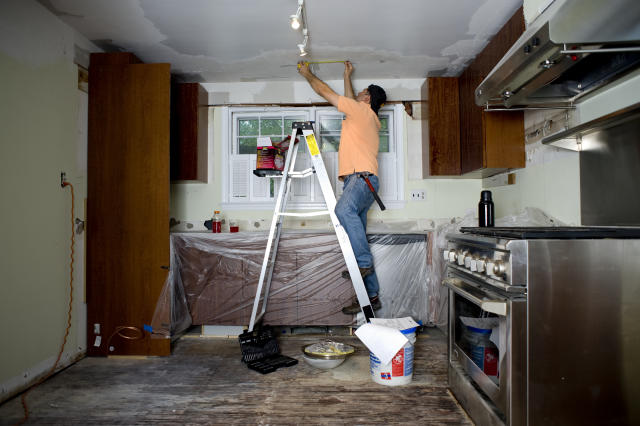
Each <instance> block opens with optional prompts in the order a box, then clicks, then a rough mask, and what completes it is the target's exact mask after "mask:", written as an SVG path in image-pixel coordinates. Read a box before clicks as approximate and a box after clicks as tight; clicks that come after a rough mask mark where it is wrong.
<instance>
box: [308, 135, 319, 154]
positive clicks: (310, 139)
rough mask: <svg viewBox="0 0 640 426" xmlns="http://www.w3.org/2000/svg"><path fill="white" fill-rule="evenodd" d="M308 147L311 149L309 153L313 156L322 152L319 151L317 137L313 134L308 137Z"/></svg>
mask: <svg viewBox="0 0 640 426" xmlns="http://www.w3.org/2000/svg"><path fill="white" fill-rule="evenodd" d="M307 146H308V147H309V153H310V154H311V155H318V154H320V150H319V149H318V144H317V143H316V137H315V136H313V134H311V135H309V136H307Z"/></svg>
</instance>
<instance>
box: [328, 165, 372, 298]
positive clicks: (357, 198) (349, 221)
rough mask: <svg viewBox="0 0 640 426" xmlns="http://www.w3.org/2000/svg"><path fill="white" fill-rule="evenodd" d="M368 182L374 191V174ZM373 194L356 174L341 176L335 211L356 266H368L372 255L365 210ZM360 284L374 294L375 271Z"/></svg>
mask: <svg viewBox="0 0 640 426" xmlns="http://www.w3.org/2000/svg"><path fill="white" fill-rule="evenodd" d="M369 181H370V182H371V185H373V187H374V188H375V190H376V191H377V190H378V187H379V185H378V177H377V176H375V175H370V176H369ZM374 201H375V200H374V198H373V193H372V192H371V190H370V189H369V186H368V185H367V183H366V182H365V181H364V179H362V178H361V177H360V176H359V175H358V174H357V173H353V174H350V175H347V176H345V178H344V188H343V190H342V196H341V197H340V199H339V200H338V203H337V204H336V209H335V213H336V216H337V217H338V220H340V224H341V225H342V227H343V228H344V230H345V231H346V232H347V235H348V236H349V241H350V242H351V247H353V253H354V254H355V255H356V261H357V262H358V266H359V267H360V268H372V267H373V256H372V255H371V249H369V241H367V232H366V229H367V211H368V210H369V207H371V204H373V202H374ZM364 286H365V288H366V289H367V294H368V295H369V298H372V297H374V296H377V295H378V291H379V290H380V286H379V285H378V277H377V276H376V273H375V271H373V272H372V273H370V274H369V275H367V276H366V277H364Z"/></svg>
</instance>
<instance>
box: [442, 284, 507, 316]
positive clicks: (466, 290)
mask: <svg viewBox="0 0 640 426" xmlns="http://www.w3.org/2000/svg"><path fill="white" fill-rule="evenodd" d="M442 284H443V285H445V286H447V287H449V288H450V289H451V290H452V291H453V292H455V293H457V294H459V295H460V296H462V297H464V298H465V299H467V300H469V301H470V302H472V303H474V304H476V305H478V306H479V307H480V308H481V309H482V310H483V311H486V312H491V313H493V314H496V315H500V316H503V317H505V316H507V313H508V312H507V310H508V306H509V303H508V299H507V298H505V297H502V296H499V295H497V294H495V293H492V292H490V291H488V290H486V289H482V290H480V289H479V288H478V287H476V286H474V285H472V284H469V283H468V282H466V281H463V280H461V279H459V278H451V277H449V278H445V279H444V281H443V282H442Z"/></svg>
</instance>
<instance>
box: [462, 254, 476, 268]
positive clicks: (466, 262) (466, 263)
mask: <svg viewBox="0 0 640 426" xmlns="http://www.w3.org/2000/svg"><path fill="white" fill-rule="evenodd" d="M473 260H474V259H473V257H471V256H467V257H465V258H464V267H465V268H467V269H471V262H473Z"/></svg>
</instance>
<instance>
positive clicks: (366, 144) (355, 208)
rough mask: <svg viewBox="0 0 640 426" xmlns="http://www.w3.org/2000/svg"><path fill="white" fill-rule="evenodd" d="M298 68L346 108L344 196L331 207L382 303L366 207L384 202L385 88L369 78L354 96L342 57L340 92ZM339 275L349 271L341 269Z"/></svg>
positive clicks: (350, 310)
mask: <svg viewBox="0 0 640 426" xmlns="http://www.w3.org/2000/svg"><path fill="white" fill-rule="evenodd" d="M298 72H299V73H300V74H301V75H302V76H303V77H304V78H305V79H306V80H307V81H308V82H309V84H310V85H311V88H312V89H313V90H314V91H315V92H316V93H317V94H318V95H320V96H322V97H323V98H324V99H326V100H327V101H328V102H329V103H330V104H331V105H333V106H335V107H336V108H337V109H338V111H340V112H342V113H344V114H345V116H346V118H345V120H344V121H343V122H342V132H341V135H340V147H339V149H338V176H339V179H340V180H341V181H343V182H344V187H343V191H342V196H341V197H340V200H338V203H337V205H336V208H335V214H336V216H337V217H338V219H339V220H340V224H341V225H342V227H343V228H344V229H345V231H346V233H347V235H348V236H349V241H350V242H351V246H352V248H353V252H354V254H355V257H356V261H357V263H358V267H359V268H360V274H361V275H362V278H363V280H364V285H365V288H366V290H367V295H368V296H369V300H370V302H371V307H372V308H373V310H378V309H380V308H381V306H382V305H381V303H380V299H379V297H378V292H379V285H378V277H377V276H376V273H375V270H374V268H373V256H372V254H371V250H370V248H369V242H368V241H367V234H366V226H367V211H368V210H369V207H371V204H373V201H374V200H376V201H377V202H378V203H379V204H380V208H381V209H382V210H384V205H383V204H382V202H381V201H380V198H379V197H378V195H377V193H376V191H377V190H378V188H379V182H378V160H377V156H378V145H379V141H380V139H379V134H378V132H379V130H380V120H379V119H378V110H379V109H380V107H381V106H382V105H383V104H384V103H385V102H386V100H387V95H386V93H385V92H384V90H383V89H382V88H381V87H379V86H376V85H374V84H371V85H370V86H369V87H367V88H366V89H364V90H363V91H361V92H360V93H358V95H357V96H356V95H355V94H354V92H353V86H352V85H351V74H352V73H353V65H352V64H351V62H349V61H345V63H344V94H345V95H344V96H340V95H338V94H337V93H336V92H334V91H333V90H332V89H331V88H330V87H329V86H328V85H327V84H326V83H325V82H323V81H322V80H320V79H319V78H318V77H316V76H315V75H314V74H313V73H312V72H311V70H310V69H309V63H307V62H304V61H301V62H299V63H298ZM343 276H346V277H348V272H347V271H345V273H343ZM342 312H343V313H345V314H347V315H353V314H356V313H358V312H360V305H359V304H358V302H357V301H355V302H354V303H353V304H351V305H350V306H346V307H344V308H343V309H342Z"/></svg>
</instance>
